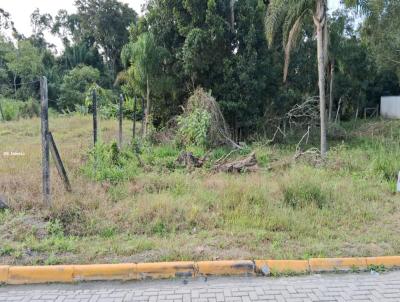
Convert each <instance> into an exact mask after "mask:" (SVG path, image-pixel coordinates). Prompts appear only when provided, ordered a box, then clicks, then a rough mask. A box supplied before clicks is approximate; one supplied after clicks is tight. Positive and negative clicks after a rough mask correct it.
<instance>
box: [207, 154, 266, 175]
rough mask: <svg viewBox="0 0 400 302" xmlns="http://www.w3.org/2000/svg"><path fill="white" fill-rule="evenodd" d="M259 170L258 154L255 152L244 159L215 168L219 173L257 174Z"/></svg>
mask: <svg viewBox="0 0 400 302" xmlns="http://www.w3.org/2000/svg"><path fill="white" fill-rule="evenodd" d="M258 169H259V166H258V162H257V159H256V154H255V153H254V152H253V153H251V154H250V155H249V156H247V157H246V158H244V159H240V160H235V161H232V162H226V163H222V164H218V165H215V166H214V170H215V171H217V172H228V173H241V172H255V171H257V170H258Z"/></svg>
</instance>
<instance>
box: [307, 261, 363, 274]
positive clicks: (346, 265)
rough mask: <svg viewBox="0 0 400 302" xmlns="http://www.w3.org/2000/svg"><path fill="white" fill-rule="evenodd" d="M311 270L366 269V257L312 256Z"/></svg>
mask: <svg viewBox="0 0 400 302" xmlns="http://www.w3.org/2000/svg"><path fill="white" fill-rule="evenodd" d="M309 264H310V270H311V272H331V271H348V270H351V269H366V268H367V260H366V258H312V259H310V260H309Z"/></svg>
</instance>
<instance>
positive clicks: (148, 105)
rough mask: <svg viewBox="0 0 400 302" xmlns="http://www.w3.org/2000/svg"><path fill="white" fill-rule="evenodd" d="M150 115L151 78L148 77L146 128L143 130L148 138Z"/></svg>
mask: <svg viewBox="0 0 400 302" xmlns="http://www.w3.org/2000/svg"><path fill="white" fill-rule="evenodd" d="M149 114H150V83H149V76H147V77H146V109H145V113H144V128H143V134H144V136H147V129H148V123H149Z"/></svg>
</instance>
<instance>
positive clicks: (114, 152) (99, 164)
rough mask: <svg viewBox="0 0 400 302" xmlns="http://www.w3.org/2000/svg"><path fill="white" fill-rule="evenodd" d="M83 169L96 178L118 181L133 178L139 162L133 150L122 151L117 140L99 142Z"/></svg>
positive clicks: (90, 153)
mask: <svg viewBox="0 0 400 302" xmlns="http://www.w3.org/2000/svg"><path fill="white" fill-rule="evenodd" d="M83 171H84V173H85V174H86V175H88V176H89V177H90V178H92V179H95V180H109V181H111V182H118V181H121V180H129V179H131V178H133V177H134V176H135V175H136V174H137V171H138V164H137V161H136V159H135V156H134V154H133V153H132V152H131V151H129V150H125V151H120V150H119V149H118V147H117V144H116V143H115V142H114V143H112V144H102V143H98V144H96V146H95V148H93V149H92V150H91V151H90V152H89V160H88V161H87V163H86V165H85V166H84V168H83Z"/></svg>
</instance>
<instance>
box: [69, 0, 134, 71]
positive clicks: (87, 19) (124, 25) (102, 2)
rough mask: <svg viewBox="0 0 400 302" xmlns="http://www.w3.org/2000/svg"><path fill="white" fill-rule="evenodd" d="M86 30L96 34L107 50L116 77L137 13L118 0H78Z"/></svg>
mask: <svg viewBox="0 0 400 302" xmlns="http://www.w3.org/2000/svg"><path fill="white" fill-rule="evenodd" d="M75 6H76V7H77V9H78V16H79V20H80V21H79V22H80V26H81V28H82V30H83V33H84V34H86V35H89V36H92V37H93V38H94V40H95V42H96V44H98V45H99V46H100V47H101V48H102V49H103V51H104V54H105V58H106V62H107V63H108V65H109V67H110V71H111V74H112V76H113V77H115V75H116V74H117V72H118V71H119V70H120V69H121V62H120V53H121V50H122V47H123V46H124V45H125V44H126V43H127V42H128V38H129V32H128V27H129V25H130V24H131V23H135V22H136V18H137V14H136V12H135V11H134V10H133V9H131V8H130V7H129V6H128V5H127V4H124V3H121V2H119V1H117V0H76V1H75Z"/></svg>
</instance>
